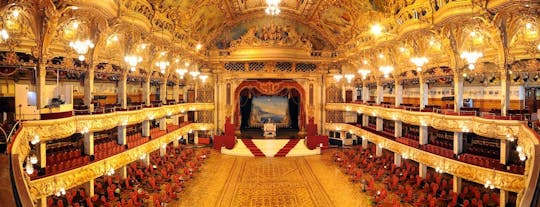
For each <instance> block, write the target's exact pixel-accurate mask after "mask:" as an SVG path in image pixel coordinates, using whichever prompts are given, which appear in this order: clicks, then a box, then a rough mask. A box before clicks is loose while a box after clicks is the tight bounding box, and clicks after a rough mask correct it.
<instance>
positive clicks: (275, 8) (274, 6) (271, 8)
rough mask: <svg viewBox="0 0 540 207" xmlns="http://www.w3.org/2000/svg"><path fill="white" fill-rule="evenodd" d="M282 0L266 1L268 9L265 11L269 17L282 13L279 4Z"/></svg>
mask: <svg viewBox="0 0 540 207" xmlns="http://www.w3.org/2000/svg"><path fill="white" fill-rule="evenodd" d="M280 2H281V0H266V4H267V7H266V9H265V10H264V11H265V12H266V14H268V15H278V14H279V13H281V10H280V9H279V3H280Z"/></svg>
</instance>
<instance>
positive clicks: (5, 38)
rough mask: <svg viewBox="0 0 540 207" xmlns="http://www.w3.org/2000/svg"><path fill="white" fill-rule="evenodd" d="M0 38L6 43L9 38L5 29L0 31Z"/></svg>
mask: <svg viewBox="0 0 540 207" xmlns="http://www.w3.org/2000/svg"><path fill="white" fill-rule="evenodd" d="M0 37H2V39H3V40H4V41H6V40H7V39H8V38H9V33H8V32H7V30H6V29H2V30H0Z"/></svg>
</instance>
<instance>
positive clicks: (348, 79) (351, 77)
mask: <svg viewBox="0 0 540 207" xmlns="http://www.w3.org/2000/svg"><path fill="white" fill-rule="evenodd" d="M353 78H354V74H351V73H349V74H345V79H347V83H351V81H352V79H353Z"/></svg>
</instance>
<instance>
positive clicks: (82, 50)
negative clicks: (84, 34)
mask: <svg viewBox="0 0 540 207" xmlns="http://www.w3.org/2000/svg"><path fill="white" fill-rule="evenodd" d="M69 46H70V47H71V48H73V49H74V50H75V52H77V54H79V60H80V61H84V59H85V57H84V55H86V53H88V50H89V49H90V48H94V43H92V41H90V40H89V39H87V40H76V41H71V42H69Z"/></svg>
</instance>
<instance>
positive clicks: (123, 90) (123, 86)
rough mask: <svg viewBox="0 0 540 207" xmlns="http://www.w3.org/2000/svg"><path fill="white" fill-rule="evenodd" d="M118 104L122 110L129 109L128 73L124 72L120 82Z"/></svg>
mask: <svg viewBox="0 0 540 207" xmlns="http://www.w3.org/2000/svg"><path fill="white" fill-rule="evenodd" d="M118 104H120V107H122V109H127V72H126V71H124V73H123V74H122V77H121V78H120V81H118Z"/></svg>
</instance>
